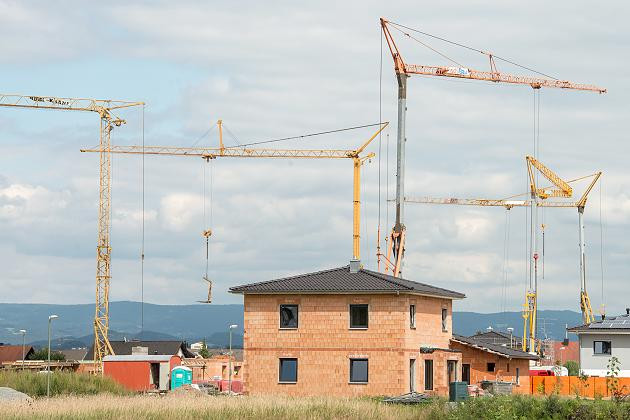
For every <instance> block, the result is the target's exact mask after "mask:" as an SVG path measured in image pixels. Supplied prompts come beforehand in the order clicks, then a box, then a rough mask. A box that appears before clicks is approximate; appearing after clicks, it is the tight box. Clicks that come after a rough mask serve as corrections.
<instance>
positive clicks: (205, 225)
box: [197, 159, 213, 303]
mask: <svg viewBox="0 0 630 420" xmlns="http://www.w3.org/2000/svg"><path fill="white" fill-rule="evenodd" d="M204 160H205V161H206V162H205V163H204V165H203V194H202V195H203V200H202V207H203V231H202V232H201V236H202V237H203V238H205V242H206V261H205V263H206V265H205V273H204V275H203V276H202V280H204V281H205V282H207V283H208V296H207V298H206V300H199V301H197V302H199V303H212V280H211V279H210V276H209V275H208V270H209V267H210V237H211V236H212V229H211V228H210V227H209V226H212V187H213V185H212V164H211V163H210V159H204ZM208 165H209V166H210V224H208V223H207V219H206V206H207V200H206V189H207V188H206V172H207V168H208Z"/></svg>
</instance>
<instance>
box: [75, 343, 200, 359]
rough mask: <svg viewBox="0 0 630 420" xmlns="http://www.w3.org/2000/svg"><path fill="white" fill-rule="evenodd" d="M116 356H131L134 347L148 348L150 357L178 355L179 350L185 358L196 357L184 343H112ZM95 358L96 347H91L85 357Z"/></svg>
mask: <svg viewBox="0 0 630 420" xmlns="http://www.w3.org/2000/svg"><path fill="white" fill-rule="evenodd" d="M110 344H111V345H112V350H114V354H115V355H117V356H118V355H131V348H132V347H148V348H149V355H168V356H173V355H176V354H177V352H178V351H179V349H181V350H182V352H183V353H184V357H195V355H194V353H192V352H191V351H190V350H188V349H187V348H186V346H185V345H184V342H183V341H110ZM93 358H94V346H92V347H90V349H89V350H88V352H87V355H86V356H85V359H86V360H92V359H93Z"/></svg>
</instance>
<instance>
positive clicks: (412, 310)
mask: <svg viewBox="0 0 630 420" xmlns="http://www.w3.org/2000/svg"><path fill="white" fill-rule="evenodd" d="M409 328H411V329H415V328H416V304H415V303H412V304H410V305H409Z"/></svg>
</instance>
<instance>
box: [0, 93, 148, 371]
mask: <svg viewBox="0 0 630 420" xmlns="http://www.w3.org/2000/svg"><path fill="white" fill-rule="evenodd" d="M143 105H144V102H129V101H115V100H99V99H85V98H61V97H54V96H35V95H10V94H0V106H2V107H14V108H29V109H53V110H64V111H84V112H96V113H97V114H99V117H100V129H99V147H98V151H99V158H100V159H99V204H98V219H97V220H98V222H97V223H98V227H97V240H96V305H95V310H94V365H95V370H96V371H97V372H101V373H102V368H103V357H105V356H106V355H108V354H114V351H113V349H112V346H111V344H110V343H109V338H108V333H109V287H110V281H111V251H112V248H111V244H110V231H111V189H112V186H111V169H112V163H111V154H110V153H109V149H110V148H111V132H112V130H113V129H114V127H120V126H121V125H123V124H125V120H123V119H120V118H118V117H116V116H115V115H114V114H113V112H112V111H114V110H117V109H122V108H130V107H136V106H143Z"/></svg>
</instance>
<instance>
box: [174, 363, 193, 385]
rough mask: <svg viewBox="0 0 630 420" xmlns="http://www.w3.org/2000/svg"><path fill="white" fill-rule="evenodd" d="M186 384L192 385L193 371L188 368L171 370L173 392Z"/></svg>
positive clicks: (178, 367) (180, 367)
mask: <svg viewBox="0 0 630 420" xmlns="http://www.w3.org/2000/svg"><path fill="white" fill-rule="evenodd" d="M186 384H192V369H190V368H188V367H186V366H175V367H174V368H173V370H171V391H173V390H175V389H177V388H179V387H180V386H182V385H186Z"/></svg>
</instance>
